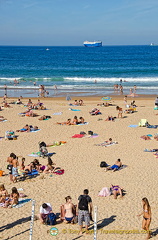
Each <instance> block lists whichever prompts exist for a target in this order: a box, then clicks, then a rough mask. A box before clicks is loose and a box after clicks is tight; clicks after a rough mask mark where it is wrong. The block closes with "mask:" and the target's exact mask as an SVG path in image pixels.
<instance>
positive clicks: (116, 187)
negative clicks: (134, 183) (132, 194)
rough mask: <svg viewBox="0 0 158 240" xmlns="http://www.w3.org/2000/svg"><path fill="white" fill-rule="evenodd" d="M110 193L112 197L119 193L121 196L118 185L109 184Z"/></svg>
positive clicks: (115, 197)
mask: <svg viewBox="0 0 158 240" xmlns="http://www.w3.org/2000/svg"><path fill="white" fill-rule="evenodd" d="M110 190H111V192H112V194H113V195H114V199H117V196H118V195H119V194H120V197H121V198H122V197H123V195H122V190H123V189H122V188H121V187H120V186H118V185H112V184H111V188H110Z"/></svg>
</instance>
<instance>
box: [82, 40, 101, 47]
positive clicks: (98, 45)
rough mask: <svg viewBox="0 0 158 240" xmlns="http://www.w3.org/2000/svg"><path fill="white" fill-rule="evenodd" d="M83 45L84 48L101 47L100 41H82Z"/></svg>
mask: <svg viewBox="0 0 158 240" xmlns="http://www.w3.org/2000/svg"><path fill="white" fill-rule="evenodd" d="M83 45H84V46H85V47H102V41H94V42H89V41H84V42H83Z"/></svg>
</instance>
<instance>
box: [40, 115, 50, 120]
mask: <svg viewBox="0 0 158 240" xmlns="http://www.w3.org/2000/svg"><path fill="white" fill-rule="evenodd" d="M49 118H51V116H46V115H43V116H41V117H40V118H39V119H38V120H46V119H49Z"/></svg>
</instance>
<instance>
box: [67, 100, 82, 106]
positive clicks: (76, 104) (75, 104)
mask: <svg viewBox="0 0 158 240" xmlns="http://www.w3.org/2000/svg"><path fill="white" fill-rule="evenodd" d="M69 105H70V106H83V100H82V99H79V101H78V100H75V101H74V103H70V104H69Z"/></svg>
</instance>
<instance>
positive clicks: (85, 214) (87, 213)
mask: <svg viewBox="0 0 158 240" xmlns="http://www.w3.org/2000/svg"><path fill="white" fill-rule="evenodd" d="M88 193H89V191H88V189H85V190H84V191H83V195H80V196H79V198H78V204H77V208H76V214H77V215H78V224H79V226H80V233H79V234H80V235H81V234H82V228H83V221H85V228H86V232H87V231H88V226H89V225H90V218H91V217H92V208H93V206H92V199H91V197H90V196H89V195H88Z"/></svg>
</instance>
